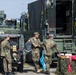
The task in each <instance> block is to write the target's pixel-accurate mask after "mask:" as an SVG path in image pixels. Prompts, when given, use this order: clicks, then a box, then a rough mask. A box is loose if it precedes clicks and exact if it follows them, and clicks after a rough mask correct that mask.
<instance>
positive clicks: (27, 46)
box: [25, 39, 32, 53]
mask: <svg viewBox="0 0 76 75" xmlns="http://www.w3.org/2000/svg"><path fill="white" fill-rule="evenodd" d="M29 40H30V39H29ZM29 40H28V41H27V42H26V43H25V49H26V52H27V53H28V52H30V51H31V50H32V44H31V42H30V41H29Z"/></svg>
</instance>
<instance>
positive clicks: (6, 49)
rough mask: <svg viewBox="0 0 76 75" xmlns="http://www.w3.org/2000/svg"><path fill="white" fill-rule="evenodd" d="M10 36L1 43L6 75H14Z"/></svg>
mask: <svg viewBox="0 0 76 75" xmlns="http://www.w3.org/2000/svg"><path fill="white" fill-rule="evenodd" d="M9 40H10V36H9V35H7V36H6V38H5V39H4V40H3V41H2V42H1V56H2V57H4V58H3V66H4V72H5V75H12V73H11V72H12V59H11V54H10V50H11V46H10V43H9Z"/></svg>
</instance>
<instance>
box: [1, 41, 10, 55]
mask: <svg viewBox="0 0 76 75" xmlns="http://www.w3.org/2000/svg"><path fill="white" fill-rule="evenodd" d="M10 50H11V46H10V43H9V42H8V41H7V40H4V41H2V42H1V56H6V55H9V54H10Z"/></svg>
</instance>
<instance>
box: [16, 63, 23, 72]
mask: <svg viewBox="0 0 76 75" xmlns="http://www.w3.org/2000/svg"><path fill="white" fill-rule="evenodd" d="M17 71H19V72H22V71H23V64H18V67H17Z"/></svg>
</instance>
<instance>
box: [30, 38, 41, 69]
mask: <svg viewBox="0 0 76 75" xmlns="http://www.w3.org/2000/svg"><path fill="white" fill-rule="evenodd" d="M30 42H31V43H32V59H33V61H34V65H35V69H36V70H38V69H39V59H40V39H39V38H38V39H36V38H34V37H32V38H30ZM33 44H35V45H37V47H35V46H34V45H33Z"/></svg>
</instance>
